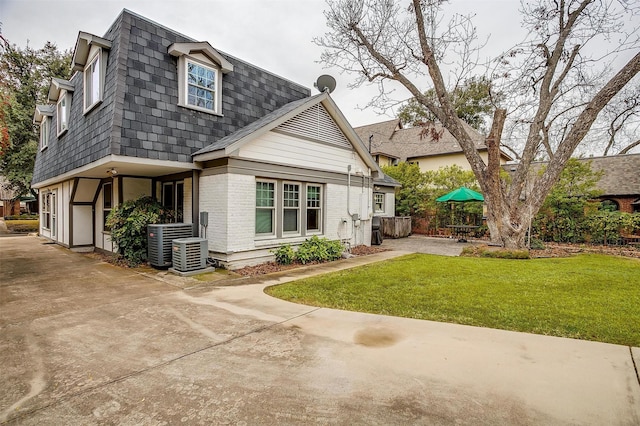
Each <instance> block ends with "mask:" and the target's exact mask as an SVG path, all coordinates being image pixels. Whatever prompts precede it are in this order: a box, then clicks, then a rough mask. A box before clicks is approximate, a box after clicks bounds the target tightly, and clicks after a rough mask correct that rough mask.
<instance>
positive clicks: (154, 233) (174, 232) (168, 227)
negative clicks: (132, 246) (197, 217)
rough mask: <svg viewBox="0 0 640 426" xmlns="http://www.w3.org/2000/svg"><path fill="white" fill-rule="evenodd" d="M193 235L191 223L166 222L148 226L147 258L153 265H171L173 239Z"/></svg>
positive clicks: (164, 266)
mask: <svg viewBox="0 0 640 426" xmlns="http://www.w3.org/2000/svg"><path fill="white" fill-rule="evenodd" d="M189 237H193V225H191V224H190V223H164V224H154V225H148V226H147V243H148V248H147V258H148V259H149V263H150V264H151V266H155V267H156V268H166V267H168V266H171V259H172V256H171V241H173V240H176V239H178V238H189Z"/></svg>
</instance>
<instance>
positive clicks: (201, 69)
mask: <svg viewBox="0 0 640 426" xmlns="http://www.w3.org/2000/svg"><path fill="white" fill-rule="evenodd" d="M186 63H187V105H190V106H193V107H197V108H201V109H205V110H209V111H213V112H215V111H217V108H216V79H217V75H216V74H217V71H216V70H215V69H213V68H210V67H207V66H204V65H201V64H198V63H196V62H193V61H190V60H187V61H186Z"/></svg>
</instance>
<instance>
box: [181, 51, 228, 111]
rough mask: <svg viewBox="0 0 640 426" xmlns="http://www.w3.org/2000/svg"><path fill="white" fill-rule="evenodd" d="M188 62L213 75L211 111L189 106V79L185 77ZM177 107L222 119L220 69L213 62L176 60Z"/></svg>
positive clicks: (183, 56)
mask: <svg viewBox="0 0 640 426" xmlns="http://www.w3.org/2000/svg"><path fill="white" fill-rule="evenodd" d="M189 62H191V63H193V64H195V65H198V66H201V67H203V68H207V69H210V70H212V71H213V72H214V73H215V77H214V78H215V89H214V102H213V103H214V105H213V109H207V108H203V107H199V106H197V105H191V104H189V79H188V77H187V76H188V67H189ZM178 106H181V107H183V108H188V109H192V110H195V111H200V112H204V113H207V114H212V115H217V116H220V117H222V116H223V114H222V72H221V69H220V67H219V66H218V65H217V64H215V63H213V62H209V61H205V60H202V59H198V58H196V57H193V56H189V55H182V56H180V57H179V58H178Z"/></svg>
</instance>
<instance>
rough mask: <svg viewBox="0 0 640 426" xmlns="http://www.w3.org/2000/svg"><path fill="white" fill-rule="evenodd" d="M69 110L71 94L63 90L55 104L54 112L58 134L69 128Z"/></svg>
mask: <svg viewBox="0 0 640 426" xmlns="http://www.w3.org/2000/svg"><path fill="white" fill-rule="evenodd" d="M70 111H71V94H70V93H67V91H66V90H63V91H62V93H61V94H60V97H59V99H58V103H57V104H56V113H57V117H58V121H57V127H58V128H57V131H58V136H61V135H62V134H63V133H64V132H66V131H67V130H69V112H70Z"/></svg>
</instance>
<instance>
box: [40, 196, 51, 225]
mask: <svg viewBox="0 0 640 426" xmlns="http://www.w3.org/2000/svg"><path fill="white" fill-rule="evenodd" d="M50 194H51V193H50V192H45V193H43V194H42V227H43V228H44V229H51V197H50V196H49V195H50Z"/></svg>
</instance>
